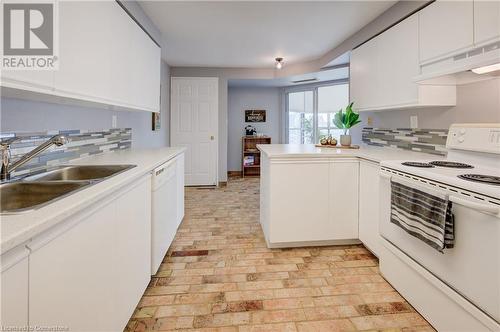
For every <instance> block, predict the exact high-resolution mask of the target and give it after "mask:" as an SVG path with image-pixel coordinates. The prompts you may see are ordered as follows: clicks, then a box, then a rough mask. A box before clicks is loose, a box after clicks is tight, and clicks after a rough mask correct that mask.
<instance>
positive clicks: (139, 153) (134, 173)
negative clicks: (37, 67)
mask: <svg viewBox="0 0 500 332" xmlns="http://www.w3.org/2000/svg"><path fill="white" fill-rule="evenodd" d="M184 151H185V148H157V149H130V150H123V151H116V152H112V153H105V154H100V155H96V156H89V157H85V158H82V159H78V160H74V161H71V162H70V163H68V164H69V165H113V164H115V165H116V164H132V165H136V167H134V168H132V169H129V170H127V171H125V172H123V173H120V174H118V175H116V176H113V177H111V178H109V179H106V180H104V181H102V182H99V183H97V184H94V185H91V186H88V187H86V188H84V189H82V190H80V191H78V192H75V193H73V194H70V195H68V196H67V197H64V198H62V199H59V200H57V201H55V202H53V203H50V204H48V205H46V206H43V207H42V208H39V209H36V210H31V211H27V212H23V213H19V214H5V215H1V216H0V227H1V235H0V239H1V245H0V246H1V253H2V254H3V253H4V252H6V251H8V250H10V249H12V248H14V247H15V246H18V245H20V244H22V243H24V242H26V241H28V240H29V239H31V238H33V237H34V236H36V235H38V234H40V233H42V232H43V231H45V230H47V229H49V228H51V227H53V226H54V225H56V224H58V223H60V222H61V221H64V220H65V219H66V218H67V217H69V216H70V215H72V214H74V213H77V212H78V211H81V210H83V209H84V208H86V207H88V206H90V205H91V204H93V203H95V202H97V201H99V200H100V199H102V198H103V197H105V196H106V195H109V194H110V193H112V192H114V191H115V190H117V189H119V188H121V187H122V186H123V185H126V184H127V183H130V182H132V181H134V180H137V179H139V178H140V177H141V176H143V175H146V174H147V173H149V172H150V171H151V170H153V169H154V168H156V167H158V166H160V165H161V164H163V163H165V162H166V161H168V160H170V159H172V158H174V157H175V156H177V155H178V154H180V153H182V152H184Z"/></svg>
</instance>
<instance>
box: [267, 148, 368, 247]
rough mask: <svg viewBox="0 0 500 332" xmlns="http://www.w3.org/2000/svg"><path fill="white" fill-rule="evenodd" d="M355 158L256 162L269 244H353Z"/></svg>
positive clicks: (356, 235)
mask: <svg viewBox="0 0 500 332" xmlns="http://www.w3.org/2000/svg"><path fill="white" fill-rule="evenodd" d="M358 164H359V163H358V161H357V159H350V158H311V159H299V158H291V159H285V160H277V159H269V158H267V157H264V158H263V159H262V160H261V167H262V172H261V184H262V188H261V191H262V193H261V223H262V227H263V230H264V233H265V235H266V240H267V242H268V245H269V246H270V247H290V246H301V245H314V244H336V243H337V244H341V243H348V242H349V243H350V242H357V240H356V239H357V238H358Z"/></svg>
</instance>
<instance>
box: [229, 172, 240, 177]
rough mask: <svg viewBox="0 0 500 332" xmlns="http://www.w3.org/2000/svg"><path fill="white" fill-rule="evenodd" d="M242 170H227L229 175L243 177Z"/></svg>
mask: <svg viewBox="0 0 500 332" xmlns="http://www.w3.org/2000/svg"><path fill="white" fill-rule="evenodd" d="M241 175H242V172H241V171H228V172H227V177H241Z"/></svg>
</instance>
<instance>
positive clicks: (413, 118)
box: [410, 115, 418, 129]
mask: <svg viewBox="0 0 500 332" xmlns="http://www.w3.org/2000/svg"><path fill="white" fill-rule="evenodd" d="M410 128H411V129H417V128H418V116H416V115H412V116H410Z"/></svg>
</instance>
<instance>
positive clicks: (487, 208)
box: [449, 196, 500, 215]
mask: <svg viewBox="0 0 500 332" xmlns="http://www.w3.org/2000/svg"><path fill="white" fill-rule="evenodd" d="M449 199H450V201H451V202H453V203H456V204H458V205H462V206H465V207H467V208H470V209H473V210H477V211H482V212H489V213H493V214H496V215H498V214H500V208H499V207H496V206H493V205H490V204H482V203H476V202H472V201H469V200H467V199H463V198H460V197H456V196H450V198H449Z"/></svg>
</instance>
